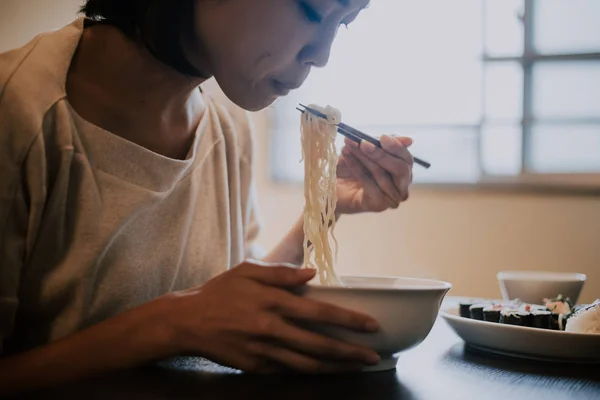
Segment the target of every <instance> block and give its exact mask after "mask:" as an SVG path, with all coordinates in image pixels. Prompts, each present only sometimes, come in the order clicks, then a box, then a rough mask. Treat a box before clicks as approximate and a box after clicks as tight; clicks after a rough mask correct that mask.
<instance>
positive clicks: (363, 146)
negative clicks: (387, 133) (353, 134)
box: [360, 142, 377, 153]
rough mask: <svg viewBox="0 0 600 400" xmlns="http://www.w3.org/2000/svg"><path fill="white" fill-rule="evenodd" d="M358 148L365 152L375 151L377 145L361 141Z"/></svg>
mask: <svg viewBox="0 0 600 400" xmlns="http://www.w3.org/2000/svg"><path fill="white" fill-rule="evenodd" d="M360 148H361V149H362V151H363V152H365V153H373V152H374V151H375V149H377V147H375V145H374V144H373V143H369V142H362V143H361V145H360Z"/></svg>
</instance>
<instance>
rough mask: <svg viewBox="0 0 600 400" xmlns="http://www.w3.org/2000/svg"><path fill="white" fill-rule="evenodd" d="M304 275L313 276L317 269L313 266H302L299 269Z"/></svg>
mask: <svg viewBox="0 0 600 400" xmlns="http://www.w3.org/2000/svg"><path fill="white" fill-rule="evenodd" d="M300 271H301V272H302V273H303V274H304V275H308V276H313V275H316V273H317V270H316V269H314V268H302V269H301V270H300Z"/></svg>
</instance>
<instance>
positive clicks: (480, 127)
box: [271, 0, 600, 187]
mask: <svg viewBox="0 0 600 400" xmlns="http://www.w3.org/2000/svg"><path fill="white" fill-rule="evenodd" d="M599 20H600V1H597V0H543V1H540V0H485V1H481V0H457V1H446V0H420V1H410V0H374V1H372V3H371V7H370V8H369V9H368V10H366V11H365V12H364V14H363V15H362V16H361V17H360V18H359V19H358V20H357V21H356V22H355V23H354V24H353V25H351V26H350V28H349V30H347V31H346V30H345V29H343V28H342V29H340V33H339V35H338V39H337V40H336V43H335V45H334V48H333V51H332V54H331V58H330V62H329V65H328V66H327V68H325V69H322V70H315V71H313V73H312V75H311V77H310V78H309V80H308V81H307V82H306V84H305V86H304V87H303V88H302V89H300V90H298V91H297V92H295V93H292V94H291V95H290V96H288V97H287V98H284V99H281V100H280V101H279V102H278V103H276V104H275V106H274V107H275V110H274V115H275V130H274V135H273V137H272V148H273V149H276V151H273V152H271V153H272V159H271V171H272V176H273V178H274V179H276V180H279V181H299V180H302V174H303V170H302V166H301V164H300V162H299V160H300V137H299V132H298V130H299V116H298V115H297V111H296V110H295V105H296V104H297V103H299V102H302V103H317V104H323V105H325V104H331V105H333V106H335V107H336V108H339V109H340V110H341V111H342V113H343V118H344V121H345V122H347V123H348V124H350V125H354V126H356V127H357V128H359V129H361V130H364V131H366V132H368V133H371V134H373V135H376V136H377V135H381V134H383V133H394V134H400V135H408V136H411V137H413V138H414V139H415V144H414V146H413V148H412V151H413V153H414V154H415V155H417V156H419V157H421V158H424V159H426V160H428V161H430V162H432V164H433V167H432V168H431V169H430V170H424V169H422V168H419V167H415V181H416V182H417V183H463V184H464V183H466V184H473V183H481V182H513V183H514V182H528V183H536V182H546V183H548V182H551V183H561V182H562V183H565V182H571V183H573V182H586V183H587V184H592V185H594V186H596V187H600V24H599V23H598V21H599Z"/></svg>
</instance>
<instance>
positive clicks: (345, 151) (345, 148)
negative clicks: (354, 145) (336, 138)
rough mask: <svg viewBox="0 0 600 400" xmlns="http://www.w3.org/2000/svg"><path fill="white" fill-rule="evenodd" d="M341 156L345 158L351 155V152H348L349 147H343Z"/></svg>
mask: <svg viewBox="0 0 600 400" xmlns="http://www.w3.org/2000/svg"><path fill="white" fill-rule="evenodd" d="M342 154H343V155H345V156H348V155H350V154H352V150H350V147H344V148H343V149H342Z"/></svg>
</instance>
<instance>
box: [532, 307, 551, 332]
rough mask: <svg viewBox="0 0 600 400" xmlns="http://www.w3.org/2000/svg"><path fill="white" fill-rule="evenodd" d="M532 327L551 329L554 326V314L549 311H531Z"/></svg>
mask: <svg viewBox="0 0 600 400" xmlns="http://www.w3.org/2000/svg"><path fill="white" fill-rule="evenodd" d="M531 317H532V320H531V326H532V327H533V328H540V329H550V328H551V326H552V313H551V312H550V311H547V310H533V311H531Z"/></svg>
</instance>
